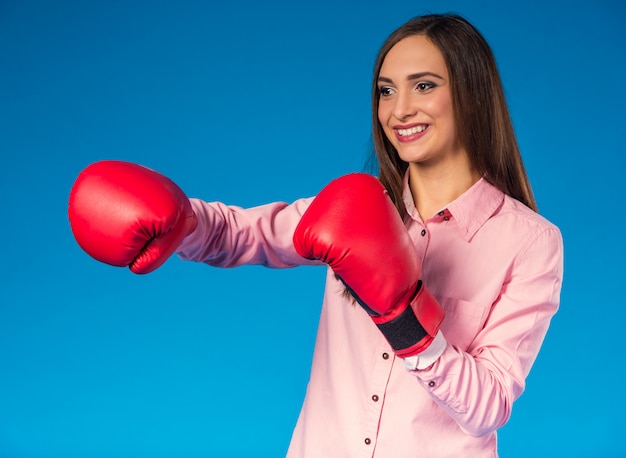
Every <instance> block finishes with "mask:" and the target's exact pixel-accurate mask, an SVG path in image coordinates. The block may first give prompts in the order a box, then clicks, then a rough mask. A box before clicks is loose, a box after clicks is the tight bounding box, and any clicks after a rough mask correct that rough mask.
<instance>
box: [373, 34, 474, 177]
mask: <svg viewBox="0 0 626 458" xmlns="http://www.w3.org/2000/svg"><path fill="white" fill-rule="evenodd" d="M378 90H379V105H378V120H379V122H380V124H381V125H382V127H383V130H384V132H385V135H386V136H387V138H388V139H389V141H390V142H391V144H392V145H393V146H394V147H395V148H396V150H397V151H398V154H399V155H400V158H401V159H402V160H403V161H405V162H409V163H415V164H420V165H424V166H426V165H435V164H440V163H442V162H443V163H449V161H454V160H455V158H458V157H459V155H465V154H466V153H465V151H464V149H463V148H462V147H461V146H460V145H459V142H458V136H457V133H456V126H455V121H454V109H453V104H452V94H451V90H450V79H449V76H448V70H447V67H446V63H445V61H444V58H443V55H442V54H441V52H440V51H439V49H438V48H437V47H436V46H435V45H434V44H433V43H432V42H431V41H430V40H429V39H428V38H426V37H425V36H423V35H413V36H410V37H407V38H404V39H402V40H401V41H399V42H398V43H396V44H395V45H394V46H393V47H392V48H391V49H390V50H389V52H388V53H387V55H386V56H385V59H384V60H383V64H382V67H381V69H380V73H379V76H378Z"/></svg>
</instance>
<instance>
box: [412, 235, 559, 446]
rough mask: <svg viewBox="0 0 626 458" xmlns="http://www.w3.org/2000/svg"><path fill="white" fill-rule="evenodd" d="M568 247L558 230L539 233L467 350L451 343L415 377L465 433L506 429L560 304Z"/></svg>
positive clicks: (523, 254)
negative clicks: (505, 425) (564, 250)
mask: <svg viewBox="0 0 626 458" xmlns="http://www.w3.org/2000/svg"><path fill="white" fill-rule="evenodd" d="M562 276H563V246H562V239H561V235H560V233H559V231H558V230H557V229H550V230H545V231H543V232H542V233H540V234H539V235H538V236H537V237H536V238H535V239H534V240H533V241H532V242H531V243H530V244H529V246H528V247H527V248H526V249H525V250H523V251H522V252H521V253H520V254H518V256H517V257H516V259H515V261H514V263H513V265H512V266H511V269H510V272H509V273H508V275H507V280H506V282H505V283H504V285H503V286H502V289H501V292H500V295H499V297H498V299H497V300H496V301H495V303H494V304H493V306H492V307H491V312H490V315H489V317H488V318H487V321H486V322H485V325H484V326H483V328H482V329H481V331H480V332H479V333H478V335H477V336H476V338H475V339H474V341H473V342H472V344H471V345H470V347H469V348H468V349H467V351H466V352H464V351H461V350H459V349H458V348H456V347H454V346H453V345H451V344H450V343H447V346H446V349H445V351H444V352H443V354H442V355H441V357H440V358H439V359H438V360H437V361H436V362H435V363H434V364H433V365H432V366H430V367H429V368H427V369H425V370H416V371H412V372H411V373H412V374H414V375H415V376H416V377H417V378H418V380H419V381H420V383H421V384H422V385H423V387H424V388H425V389H426V390H427V391H428V392H429V394H430V395H431V396H432V398H433V400H434V401H435V402H436V403H437V404H438V405H439V406H440V407H441V408H442V409H444V410H445V411H446V412H447V413H448V414H449V415H450V416H451V417H452V418H454V420H455V421H456V422H457V424H458V425H459V426H460V427H461V429H463V430H464V431H465V432H466V433H468V434H470V435H472V436H482V435H485V434H488V433H490V432H493V431H495V430H496V429H498V428H500V427H501V426H503V425H504V424H505V423H506V422H507V421H508V419H509V417H510V414H511V409H512V405H513V402H514V401H515V400H516V399H517V398H518V397H519V396H520V395H521V394H522V392H523V391H524V387H525V379H526V377H527V376H528V374H529V372H530V369H531V367H532V365H533V363H534V361H535V359H536V357H537V354H538V352H539V349H540V347H541V344H542V343H543V340H544V337H545V335H546V332H547V330H548V327H549V324H550V320H551V318H552V316H553V315H554V314H555V313H556V311H557V309H558V306H559V296H560V290H561V282H562Z"/></svg>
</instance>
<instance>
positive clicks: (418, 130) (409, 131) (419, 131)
mask: <svg viewBox="0 0 626 458" xmlns="http://www.w3.org/2000/svg"><path fill="white" fill-rule="evenodd" d="M427 129H428V124H418V125H415V126H407V127H394V129H393V131H394V132H395V134H396V138H397V139H398V141H400V142H402V143H409V142H412V141H415V140H417V139H418V138H420V137H421V136H422V135H423V134H424V132H426V130H427Z"/></svg>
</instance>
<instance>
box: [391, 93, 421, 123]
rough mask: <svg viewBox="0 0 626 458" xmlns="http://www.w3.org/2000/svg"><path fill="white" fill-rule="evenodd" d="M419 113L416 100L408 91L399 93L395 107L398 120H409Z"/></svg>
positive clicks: (394, 111)
mask: <svg viewBox="0 0 626 458" xmlns="http://www.w3.org/2000/svg"><path fill="white" fill-rule="evenodd" d="M416 113H417V107H416V105H415V100H414V99H413V98H412V97H411V94H410V93H409V92H406V91H400V92H398V94H397V96H396V100H395V104H394V107H393V115H394V117H395V118H396V119H398V120H400V121H403V120H406V119H409V118H410V117H412V116H414V115H415V114H416Z"/></svg>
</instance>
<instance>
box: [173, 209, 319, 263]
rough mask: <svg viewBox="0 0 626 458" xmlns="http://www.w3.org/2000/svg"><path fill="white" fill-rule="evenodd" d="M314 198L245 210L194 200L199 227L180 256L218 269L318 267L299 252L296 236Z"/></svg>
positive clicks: (180, 252) (188, 237) (179, 253)
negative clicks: (259, 266)
mask: <svg viewBox="0 0 626 458" xmlns="http://www.w3.org/2000/svg"><path fill="white" fill-rule="evenodd" d="M311 200H312V198H307V199H300V200H297V201H296V202H294V203H292V204H287V203H284V202H275V203H271V204H267V205H262V206H258V207H253V208H248V209H245V208H241V207H236V206H229V205H225V204H223V203H220V202H204V201H201V200H199V199H190V201H191V205H192V207H193V210H194V212H195V213H196V216H197V217H198V227H197V228H196V230H195V231H194V232H193V233H191V234H190V235H188V236H187V237H186V238H185V239H184V240H183V241H182V243H181V244H180V246H179V247H178V248H177V250H176V252H177V253H178V255H179V256H180V257H181V258H182V259H184V260H191V261H196V262H203V263H206V264H209V265H211V266H215V267H237V266H241V265H245V264H258V265H263V266H266V267H274V268H286V267H295V266H298V265H304V264H309V265H311V264H317V263H316V262H313V261H309V260H307V259H305V258H303V257H301V256H300V255H298V253H297V252H296V251H295V248H294V246H293V241H292V239H293V234H294V231H295V229H296V226H297V225H298V222H299V221H300V218H301V216H302V214H303V213H304V211H305V210H306V209H307V208H308V206H309V204H310V202H311Z"/></svg>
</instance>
